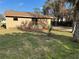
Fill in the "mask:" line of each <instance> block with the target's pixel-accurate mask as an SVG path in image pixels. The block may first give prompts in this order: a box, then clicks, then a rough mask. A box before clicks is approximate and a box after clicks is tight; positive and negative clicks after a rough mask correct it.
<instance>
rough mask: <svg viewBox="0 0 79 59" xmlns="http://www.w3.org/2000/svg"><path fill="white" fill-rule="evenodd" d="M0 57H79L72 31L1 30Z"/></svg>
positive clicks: (40, 58) (17, 58) (46, 58)
mask: <svg viewBox="0 0 79 59" xmlns="http://www.w3.org/2000/svg"><path fill="white" fill-rule="evenodd" d="M0 59H79V43H75V42H72V33H70V32H61V31H52V34H51V36H47V33H46V32H23V31H20V30H11V29H10V30H0Z"/></svg>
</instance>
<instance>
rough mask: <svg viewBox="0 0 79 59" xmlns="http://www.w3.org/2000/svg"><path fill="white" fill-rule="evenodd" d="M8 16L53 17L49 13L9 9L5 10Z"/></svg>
mask: <svg viewBox="0 0 79 59" xmlns="http://www.w3.org/2000/svg"><path fill="white" fill-rule="evenodd" d="M5 16H6V17H29V18H53V17H51V16H47V15H40V14H37V13H32V12H16V11H7V12H5Z"/></svg>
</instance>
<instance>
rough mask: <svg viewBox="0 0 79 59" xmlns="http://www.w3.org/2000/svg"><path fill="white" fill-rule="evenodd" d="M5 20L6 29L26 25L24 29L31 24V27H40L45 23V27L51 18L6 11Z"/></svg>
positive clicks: (29, 13) (30, 13)
mask: <svg viewBox="0 0 79 59" xmlns="http://www.w3.org/2000/svg"><path fill="white" fill-rule="evenodd" d="M5 18H6V28H7V29H10V28H17V27H20V26H22V24H24V23H26V27H29V24H30V23H32V25H37V24H40V25H42V24H44V23H45V24H46V25H44V26H47V24H48V23H50V21H51V20H52V18H53V17H50V16H45V15H39V14H36V13H32V12H16V11H7V12H5ZM32 25H31V26H32Z"/></svg>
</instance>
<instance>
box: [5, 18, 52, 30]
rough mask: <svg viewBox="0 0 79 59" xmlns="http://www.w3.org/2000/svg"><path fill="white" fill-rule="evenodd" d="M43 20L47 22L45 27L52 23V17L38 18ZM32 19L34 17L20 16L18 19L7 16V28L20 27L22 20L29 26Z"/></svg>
mask: <svg viewBox="0 0 79 59" xmlns="http://www.w3.org/2000/svg"><path fill="white" fill-rule="evenodd" d="M40 20H41V21H42V22H43V23H44V22H45V23H46V25H45V27H47V26H48V24H50V21H51V19H38V22H39V21H40ZM30 21H32V18H18V20H17V21H15V20H13V17H6V28H7V29H10V28H17V27H19V26H20V25H21V24H22V22H27V26H28V24H29V22H30Z"/></svg>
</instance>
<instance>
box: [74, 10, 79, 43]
mask: <svg viewBox="0 0 79 59" xmlns="http://www.w3.org/2000/svg"><path fill="white" fill-rule="evenodd" d="M74 12H75V13H74V20H73V25H74V26H73V41H75V42H77V41H78V39H79V20H78V19H79V16H78V15H79V13H78V12H77V11H76V10H75V11H74Z"/></svg>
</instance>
